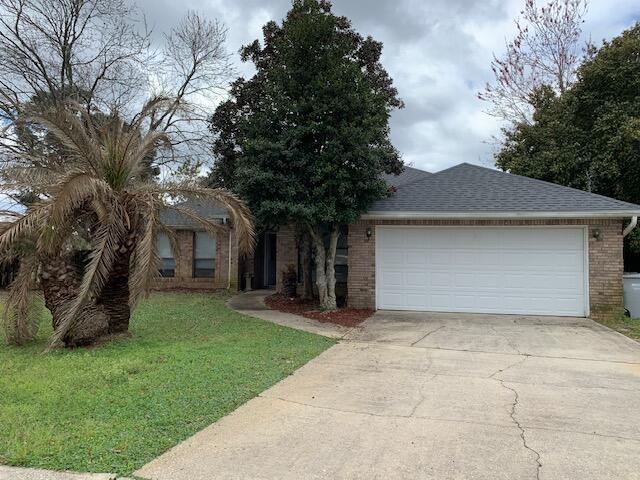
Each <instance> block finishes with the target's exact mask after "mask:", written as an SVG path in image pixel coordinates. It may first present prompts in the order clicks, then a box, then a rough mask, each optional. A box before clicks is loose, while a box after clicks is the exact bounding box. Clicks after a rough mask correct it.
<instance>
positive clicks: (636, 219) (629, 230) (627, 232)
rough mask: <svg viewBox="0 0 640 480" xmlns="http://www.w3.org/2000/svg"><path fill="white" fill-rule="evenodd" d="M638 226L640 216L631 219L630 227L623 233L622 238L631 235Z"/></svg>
mask: <svg viewBox="0 0 640 480" xmlns="http://www.w3.org/2000/svg"><path fill="white" fill-rule="evenodd" d="M636 225H638V216H637V215H634V216H633V217H631V222H629V225H627V226H626V227H625V229H624V230H623V231H622V238H624V237H626V236H627V235H629V234H630V233H631V230H633V229H634V228H636Z"/></svg>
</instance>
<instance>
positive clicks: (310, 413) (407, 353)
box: [137, 312, 640, 480]
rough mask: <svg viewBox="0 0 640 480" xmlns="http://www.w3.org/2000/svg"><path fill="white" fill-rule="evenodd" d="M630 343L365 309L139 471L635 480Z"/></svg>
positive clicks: (588, 328)
mask: <svg viewBox="0 0 640 480" xmlns="http://www.w3.org/2000/svg"><path fill="white" fill-rule="evenodd" d="M639 406H640V344H638V343H636V342H633V341H632V340H629V339H627V338H626V337H623V336H622V335H620V334H618V333H615V332H613V331H611V330H608V329H606V328H604V327H602V326H600V325H598V324H596V323H594V322H592V321H590V320H586V319H571V318H553V317H517V316H490V315H457V314H427V313H401V312H378V313H377V314H376V315H374V316H373V317H372V318H371V319H369V320H368V321H367V322H365V324H364V326H363V328H360V329H354V330H352V331H351V332H349V333H348V334H346V335H345V336H344V340H343V341H341V342H340V343H338V344H337V345H335V346H334V347H332V348H330V349H329V350H327V351H326V352H324V353H323V354H322V355H320V356H319V357H317V358H316V359H314V360H312V361H311V362H309V363H308V364H307V365H305V366H304V367H302V368H301V369H299V370H298V371H297V372H295V373H294V374H293V375H291V376H290V377H288V378H286V379H284V380H283V381H281V382H280V383H278V384H276V385H275V386H273V387H272V388H271V389H269V390H267V391H265V392H263V393H262V394H261V395H260V396H258V397H257V398H255V399H253V400H251V401H249V402H248V403H246V404H245V405H243V406H241V407H240V408H238V409H237V410H236V411H235V412H233V413H232V414H230V415H228V416H227V417H225V418H223V419H221V420H220V421H219V422H217V423H215V424H214V425H212V426H210V427H208V428H206V429H204V430H203V431H201V432H199V433H198V434H196V435H194V436H193V437H191V438H190V439H188V440H186V441H185V442H183V443H182V444H180V445H178V446H176V447H175V448H173V449H172V450H170V451H168V452H167V453H165V454H164V455H162V456H160V457H159V458H157V459H156V460H154V461H152V462H151V463H149V464H148V465H146V466H144V467H143V468H142V469H141V470H140V471H138V472H137V474H138V475H140V476H142V477H145V478H150V479H166V480H169V479H171V480H181V479H184V480H187V479H188V480H198V479H203V480H204V479H210V478H216V479H274V478H277V479H292V480H293V479H300V478H304V479H363V480H364V479H367V480H368V479H381V480H382V479H454V478H455V479H465V480H466V479H487V480H495V479H505V480H507V479H532V480H540V479H547V480H558V479H576V480H583V479H590V480H597V479H625V480H638V479H640V454H639V453H640V415H638V408H639Z"/></svg>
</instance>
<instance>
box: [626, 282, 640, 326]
mask: <svg viewBox="0 0 640 480" xmlns="http://www.w3.org/2000/svg"><path fill="white" fill-rule="evenodd" d="M622 278H623V280H624V308H626V309H627V310H629V314H631V316H632V317H633V318H640V273H625V274H624V275H622Z"/></svg>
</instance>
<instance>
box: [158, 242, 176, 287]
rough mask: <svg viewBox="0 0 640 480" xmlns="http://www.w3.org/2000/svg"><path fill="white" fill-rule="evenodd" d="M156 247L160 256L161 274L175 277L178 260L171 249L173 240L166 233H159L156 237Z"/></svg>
mask: <svg viewBox="0 0 640 480" xmlns="http://www.w3.org/2000/svg"><path fill="white" fill-rule="evenodd" d="M156 249H157V251H158V257H160V276H161V277H173V276H175V274H176V261H175V259H174V258H173V252H172V251H171V242H170V241H169V237H168V235H167V234H166V233H159V234H158V236H157V237H156Z"/></svg>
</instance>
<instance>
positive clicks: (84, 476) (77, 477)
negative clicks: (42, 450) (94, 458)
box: [0, 465, 127, 480]
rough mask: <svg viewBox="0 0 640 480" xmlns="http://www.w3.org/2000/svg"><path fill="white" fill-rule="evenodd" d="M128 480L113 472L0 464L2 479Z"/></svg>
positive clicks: (0, 479)
mask: <svg viewBox="0 0 640 480" xmlns="http://www.w3.org/2000/svg"><path fill="white" fill-rule="evenodd" d="M116 479H117V480H127V479H126V478H124V477H117V476H116V475H113V474H111V473H75V472H54V471H51V470H43V469H40V468H21V467H6V466H3V465H0V480H116Z"/></svg>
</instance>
